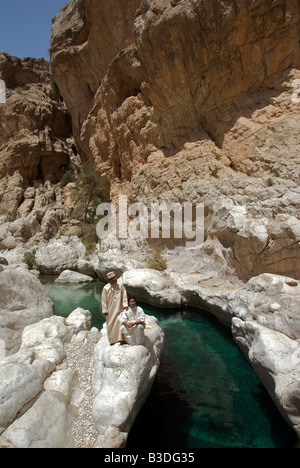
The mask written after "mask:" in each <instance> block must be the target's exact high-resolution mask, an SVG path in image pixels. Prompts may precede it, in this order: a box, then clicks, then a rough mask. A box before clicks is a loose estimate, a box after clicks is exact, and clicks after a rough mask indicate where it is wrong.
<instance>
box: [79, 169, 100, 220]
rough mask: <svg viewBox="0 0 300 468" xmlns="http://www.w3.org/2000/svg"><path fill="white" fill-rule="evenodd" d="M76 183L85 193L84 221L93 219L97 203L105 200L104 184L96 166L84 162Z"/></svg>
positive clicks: (83, 193)
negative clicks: (100, 179) (96, 170)
mask: <svg viewBox="0 0 300 468" xmlns="http://www.w3.org/2000/svg"><path fill="white" fill-rule="evenodd" d="M76 184H77V186H78V189H79V190H80V192H81V193H82V195H83V205H84V223H86V222H87V220H88V218H90V220H92V219H93V216H94V212H95V205H98V204H99V203H101V202H102V201H103V185H102V183H101V181H99V178H98V176H97V174H96V172H95V168H94V167H93V166H92V165H90V164H88V163H83V164H82V167H81V171H80V173H79V174H78V177H77V181H76Z"/></svg>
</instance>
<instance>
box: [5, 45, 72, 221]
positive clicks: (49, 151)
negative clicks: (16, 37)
mask: <svg viewBox="0 0 300 468" xmlns="http://www.w3.org/2000/svg"><path fill="white" fill-rule="evenodd" d="M0 71H1V75H2V79H3V81H4V82H5V85H6V99H5V102H3V103H1V104H0V215H1V214H7V213H8V212H12V211H14V210H17V209H18V207H19V206H20V204H21V203H23V202H24V200H26V199H33V198H34V196H28V191H27V195H25V196H24V194H25V192H26V189H27V188H28V186H31V188H32V191H33V192H34V191H35V188H34V183H37V181H39V184H43V185H44V184H45V183H46V182H50V183H56V182H59V181H60V180H61V178H62V176H63V174H64V170H65V168H66V167H67V166H68V164H69V161H70V157H71V156H72V154H73V149H72V145H71V144H70V141H69V139H70V138H71V139H72V127H71V120H70V116H69V114H68V112H67V110H66V108H65V106H64V104H63V103H62V102H61V100H60V96H59V91H58V89H57V87H56V85H55V83H54V82H53V80H51V76H50V73H49V62H47V61H46V60H44V59H34V58H25V59H19V58H17V57H12V56H10V55H8V54H6V53H5V52H1V53H0ZM44 191H45V190H44ZM32 206H33V204H32Z"/></svg>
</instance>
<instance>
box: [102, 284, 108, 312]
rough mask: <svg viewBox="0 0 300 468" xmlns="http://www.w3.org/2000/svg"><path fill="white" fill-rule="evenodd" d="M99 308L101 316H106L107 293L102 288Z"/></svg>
mask: <svg viewBox="0 0 300 468" xmlns="http://www.w3.org/2000/svg"><path fill="white" fill-rule="evenodd" d="M101 306H102V314H104V315H108V308H107V291H106V289H105V288H103V290H102V299H101Z"/></svg>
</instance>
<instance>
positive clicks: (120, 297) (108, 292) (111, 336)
mask: <svg viewBox="0 0 300 468" xmlns="http://www.w3.org/2000/svg"><path fill="white" fill-rule="evenodd" d="M107 278H108V280H109V284H106V285H105V286H104V288H103V291H102V300H101V302H102V313H103V314H104V315H105V316H106V325H107V336H108V341H109V342H110V344H111V345H113V344H115V343H118V342H121V343H122V342H124V338H123V336H122V332H121V313H122V312H123V310H124V309H125V310H126V309H128V302H127V293H126V289H125V286H124V285H123V284H122V283H119V281H118V279H117V277H116V274H115V272H114V271H111V272H109V273H107Z"/></svg>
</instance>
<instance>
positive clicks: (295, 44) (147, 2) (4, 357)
mask: <svg viewBox="0 0 300 468" xmlns="http://www.w3.org/2000/svg"><path fill="white" fill-rule="evenodd" d="M299 24H300V4H299V2H298V0H276V1H274V0H253V1H252V2H248V1H247V0H225V1H221V0H176V1H175V0H143V1H141V0H122V1H120V2H115V1H113V0H102V1H101V2H99V1H97V0H70V1H69V2H68V3H66V5H65V6H64V8H63V9H62V10H61V11H60V12H58V14H57V16H56V17H54V18H53V20H52V36H51V47H50V50H49V53H50V60H49V62H48V61H46V60H44V59H37V58H18V57H12V56H10V55H9V54H8V53H6V52H5V51H1V52H0V73H1V76H0V78H1V80H2V81H3V82H4V83H5V99H2V98H1V102H0V257H1V258H0V374H1V380H0V403H1V404H0V446H1V447H6V446H10V447H26V448H27V447H39V446H42V447H51V448H52V447H53V448H54V447H73V446H76V441H74V434H73V429H72V428H73V425H74V420H75V419H76V417H77V416H78V411H79V413H80V411H81V414H82V409H83V408H84V404H86V403H84V402H86V400H85V399H84V391H83V390H82V388H80V385H79V382H78V374H77V371H76V369H74V368H72V367H71V366H70V365H69V364H70V362H71V361H72V355H71V352H72V350H74V352H75V351H76V353H77V352H78V349H80V348H81V347H82V348H83V349H85V347H86V349H88V351H87V352H88V356H86V358H87V359H88V364H87V365H88V366H92V367H91V368H90V369H92V370H91V371H90V372H91V373H92V374H93V376H94V377H93V379H94V380H93V383H90V387H91V386H92V387H93V389H92V390H93V391H92V393H93V392H94V397H93V398H92V400H93V402H92V403H91V404H90V406H91V405H92V407H93V409H92V410H91V408H90V413H91V415H90V418H91V419H92V424H93V425H94V427H93V430H92V433H93V437H94V438H93V442H91V443H90V446H92V447H109V448H111V447H126V443H127V438H128V434H130V429H131V427H132V425H133V423H134V420H135V419H136V417H137V415H138V414H139V412H140V410H141V408H142V407H143V405H144V403H145V401H146V399H147V397H148V395H149V393H150V391H151V388H152V385H153V382H154V381H155V378H156V375H157V372H158V369H159V364H160V361H161V359H162V354H163V346H164V332H163V330H162V329H161V328H160V326H159V325H160V323H159V321H157V319H155V318H153V317H151V316H148V315H147V317H148V329H147V330H148V331H147V336H148V341H147V346H144V347H143V346H137V347H132V348H130V347H129V346H126V347H125V348H122V347H115V350H113V351H112V350H110V351H109V349H107V341H106V340H107V338H106V329H105V327H103V329H101V330H99V329H98V328H97V327H95V326H92V325H91V321H92V317H91V313H90V311H88V310H85V309H83V308H81V307H78V308H75V310H74V311H72V313H71V314H70V315H69V317H65V318H64V317H58V316H57V315H56V314H55V311H54V306H53V303H52V302H51V300H50V299H49V297H48V296H47V294H46V293H45V288H44V287H43V284H41V283H43V281H42V279H43V277H45V275H48V276H55V277H59V275H61V276H60V281H61V282H64V283H65V284H66V285H67V286H66V287H68V285H70V284H72V283H73V284H74V283H76V284H78V283H80V282H81V281H83V282H85V281H86V282H88V281H90V282H91V283H92V282H93V281H94V282H99V281H100V282H101V283H103V282H105V281H106V274H107V272H108V271H111V270H114V271H115V272H117V274H118V275H119V276H120V277H122V281H123V282H124V284H125V286H126V289H127V291H128V292H129V293H130V294H134V295H135V296H136V297H137V299H138V301H140V302H141V303H143V304H147V305H149V306H150V307H152V308H155V309H157V310H165V311H170V314H171V313H172V311H174V310H186V309H187V308H193V310H199V312H200V311H205V312H208V313H209V314H211V316H213V317H216V318H217V319H218V321H219V322H220V323H222V324H224V325H225V326H226V327H227V328H228V329H229V330H230V331H231V334H232V337H233V339H234V341H235V342H236V343H237V345H238V347H239V348H240V349H241V350H242V352H243V354H244V355H245V356H246V358H247V360H248V361H249V362H250V364H251V366H252V367H253V369H254V371H255V372H256V374H257V375H258V377H259V379H260V381H261V382H262V384H263V385H264V387H265V388H266V390H267V391H268V393H269V395H270V399H271V400H272V401H273V403H274V405H275V406H276V407H277V409H278V410H279V412H280V414H281V415H282V417H283V419H284V420H285V421H286V423H287V424H288V425H289V426H290V427H291V428H292V430H293V431H294V434H295V435H296V437H298V438H299V436H300V307H299V306H300V284H299V274H300V267H299V265H300V250H299V242H300V221H299V206H300V188H299V175H300V173H299V149H300V146H299V145H300V119H299V114H300V28H299ZM2 90H4V88H1V92H2ZM2 94H3V93H2ZM2 94H1V96H2ZM124 201H126V210H125V215H124V206H125V205H124ZM122 203H123V205H121V204H122ZM99 206H100V207H101V206H102V208H103V210H102V211H101V210H99ZM153 206H155V207H157V208H158V212H157V218H155V216H154V212H153V211H151V209H153ZM105 207H106V208H107V209H108V207H114V209H115V208H116V212H115V218H114V219H116V220H117V225H116V226H115V225H114V224H113V223H112V229H111V231H110V230H107V231H105V236H103V238H99V232H100V231H99V225H100V224H99V222H100V221H101V219H103V218H102V217H103V215H105V214H106V213H107V210H106V211H105V209H104V208H105ZM187 207H191V213H192V220H191V226H189V227H190V229H187V228H186V227H187V226H186V217H184V215H185V211H184V210H187ZM199 207H201V209H202V211H201V213H202V215H203V218H201V222H203V223H202V226H201V227H202V228H203V231H204V232H202V230H201V233H202V234H203V239H202V242H200V243H198V244H196V245H194V246H192V247H191V246H189V245H188V242H187V241H192V240H193V237H191V236H190V232H191V231H192V233H196V229H197V217H196V215H197V213H198V211H197V209H198V208H199ZM122 209H123V211H122ZM176 209H177V210H179V218H178V217H176ZM181 209H182V211H181ZM199 209H200V208H199ZM113 213H114V212H113ZM145 213H146V217H145ZM199 213H200V211H199ZM121 214H122V216H123V217H121ZM137 214H139V216H137ZM164 214H167V215H170V216H169V218H168V220H167V221H168V222H169V223H170V225H167V227H169V228H170V229H169V230H168V229H167V234H166V235H164V231H163V229H162V226H161V224H160V227H159V229H158V234H159V235H155V236H153V235H152V234H153V231H152V230H151V228H152V226H153V222H154V221H157V220H158V224H159V223H160V222H161V223H163V222H164V221H165V222H166V219H167V218H164ZM142 215H143V216H144V217H143V216H142ZM199 216H200V215H199ZM145 220H146V221H145ZM176 220H177V222H178V220H180V227H181V228H185V229H184V235H178V232H177V231H176V226H177V225H176ZM145 223H146V235H145V229H143V228H145ZM167 224H168V223H167ZM108 225H109V223H108ZM125 225H126V230H125V229H124V226H125ZM155 226H156V225H155ZM108 227H110V225H109V226H108ZM127 228H128V229H127ZM122 233H123V235H121V234H122ZM38 278H40V279H38ZM99 313H100V311H99ZM108 348H109V347H108ZM121 348H122V349H121ZM73 360H74V361H76V359H75V358H74V356H73ZM68 362H69V364H68ZM116 362H118V363H119V366H117V367H118V372H119V373H118V374H116V370H115V367H116V364H115V363H116ZM126 363H127V364H128V366H127V365H126ZM137 363H139V365H137ZM79 375H80V371H79ZM130 380H132V382H133V383H132V382H131V385H128V381H130ZM19 382H22V385H20V384H19ZM112 389H114V391H112ZM89 390H91V388H89ZM122 392H125V393H126V405H125V404H124V401H123V400H122ZM105 398H106V399H107V400H109V402H110V403H107V405H106V406H105V405H103V404H101V402H102V401H103V399H105ZM49 404H51V405H53V407H54V408H56V419H55V418H54V415H53V418H52V419H51V418H49V426H47V425H46V426H43V425H42V426H41V428H40V432H39V434H36V433H35V425H36V424H38V421H40V420H41V419H43V418H44V419H45V415H47V414H48V413H47V406H48V405H49ZM108 407H109V408H108ZM108 414H110V418H109V417H108ZM53 425H54V426H55V427H56V428H57V432H56V434H54V433H53V432H54V431H52V430H51V426H53ZM95 434H96V435H95Z"/></svg>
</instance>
